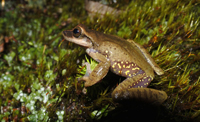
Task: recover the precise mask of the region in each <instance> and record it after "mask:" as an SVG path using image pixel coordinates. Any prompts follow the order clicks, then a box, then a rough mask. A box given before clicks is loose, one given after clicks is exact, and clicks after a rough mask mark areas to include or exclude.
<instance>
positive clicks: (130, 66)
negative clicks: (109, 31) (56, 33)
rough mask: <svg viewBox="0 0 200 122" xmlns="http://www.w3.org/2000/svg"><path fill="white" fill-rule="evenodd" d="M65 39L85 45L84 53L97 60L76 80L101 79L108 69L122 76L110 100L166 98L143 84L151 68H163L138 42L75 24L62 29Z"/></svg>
mask: <svg viewBox="0 0 200 122" xmlns="http://www.w3.org/2000/svg"><path fill="white" fill-rule="evenodd" d="M63 36H64V38H65V39H66V40H68V41H70V42H73V43H76V44H78V45H81V46H83V47H85V48H86V53H87V54H88V55H89V56H91V57H92V58H93V59H94V60H96V61H97V62H99V64H98V65H97V66H96V67H95V69H94V70H93V71H92V72H91V73H90V74H89V75H85V76H83V77H82V78H80V79H79V80H84V81H85V87H89V86H92V85H94V84H96V83H98V82H99V81H100V80H101V79H103V78H104V77H105V76H106V74H107V73H108V71H109V69H110V70H111V71H112V72H114V73H116V74H117V75H120V76H124V77H126V79H125V80H124V81H123V82H121V83H120V84H119V85H118V86H117V87H116V88H115V90H114V91H113V92H112V98H113V100H114V101H120V100H131V99H133V100H141V101H145V102H150V103H155V104H161V103H162V102H164V101H165V100H166V99H167V94H166V93H165V92H164V91H159V90H155V89H150V88H146V87H147V86H148V85H149V84H150V82H151V81H152V80H153V78H154V71H155V72H156V73H157V74H158V75H162V74H163V73H164V71H163V70H162V69H161V68H160V67H159V66H158V65H157V64H156V63H155V62H154V60H153V59H152V58H151V56H150V54H149V53H148V52H147V51H146V50H145V49H144V48H143V47H142V46H141V45H139V44H137V43H135V42H134V41H131V40H124V39H122V38H120V37H117V36H113V35H106V34H103V33H101V32H98V31H94V30H90V29H87V27H86V26H84V25H81V24H80V25H77V26H76V27H75V28H74V29H72V30H67V31H63Z"/></svg>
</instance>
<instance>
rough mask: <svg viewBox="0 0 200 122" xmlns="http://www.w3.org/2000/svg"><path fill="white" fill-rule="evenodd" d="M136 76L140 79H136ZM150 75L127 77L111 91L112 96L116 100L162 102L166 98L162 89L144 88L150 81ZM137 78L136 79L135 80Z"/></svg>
mask: <svg viewBox="0 0 200 122" xmlns="http://www.w3.org/2000/svg"><path fill="white" fill-rule="evenodd" d="M138 78H139V79H140V80H138ZM150 78H151V77H143V78H141V77H140V76H135V77H132V78H127V79H126V80H124V81H123V82H122V83H120V84H119V85H118V86H117V87H116V89H115V90H114V91H113V93H112V98H113V100H114V101H116V102H120V101H122V102H123V101H127V100H128V101H131V100H133V101H142V102H147V103H151V104H162V103H163V102H164V101H165V100H166V99H167V94H166V93H165V92H164V91H160V90H156V89H150V88H145V87H147V85H148V84H149V82H148V81H151V80H152V79H150ZM136 79H137V80H136Z"/></svg>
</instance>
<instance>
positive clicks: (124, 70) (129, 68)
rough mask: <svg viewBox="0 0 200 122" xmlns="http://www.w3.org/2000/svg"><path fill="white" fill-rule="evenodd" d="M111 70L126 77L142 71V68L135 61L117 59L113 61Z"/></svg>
mask: <svg viewBox="0 0 200 122" xmlns="http://www.w3.org/2000/svg"><path fill="white" fill-rule="evenodd" d="M111 70H112V71H113V72H114V73H116V74H118V75H121V76H124V77H133V76H134V75H136V74H138V72H140V70H141V69H140V68H139V67H138V66H137V65H136V64H135V63H133V62H127V61H115V62H111Z"/></svg>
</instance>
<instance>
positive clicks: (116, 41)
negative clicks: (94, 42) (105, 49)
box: [101, 34, 153, 70]
mask: <svg viewBox="0 0 200 122" xmlns="http://www.w3.org/2000/svg"><path fill="white" fill-rule="evenodd" d="M101 37H103V38H102V39H101V41H102V42H104V43H112V46H114V45H115V46H116V47H117V49H118V50H119V52H118V51H116V52H117V53H115V52H114V51H115V50H113V52H114V55H113V56H114V58H116V59H117V58H119V59H120V60H122V61H123V60H124V61H126V60H129V61H130V60H131V61H132V62H134V63H135V64H137V65H138V66H139V67H140V68H141V69H143V70H144V69H147V68H149V69H152V68H151V66H150V64H149V63H148V62H147V60H146V58H145V56H144V55H143V53H142V52H141V51H140V50H139V49H138V47H137V46H136V45H134V44H132V43H130V42H128V41H126V40H125V39H122V38H120V37H117V36H113V35H106V34H104V36H101ZM110 38H112V39H110ZM105 45H106V44H105ZM105 45H104V46H105ZM113 49H114V48H113ZM125 52H126V53H125ZM119 53H121V54H122V55H119ZM123 54H127V55H123ZM152 70H153V69H152Z"/></svg>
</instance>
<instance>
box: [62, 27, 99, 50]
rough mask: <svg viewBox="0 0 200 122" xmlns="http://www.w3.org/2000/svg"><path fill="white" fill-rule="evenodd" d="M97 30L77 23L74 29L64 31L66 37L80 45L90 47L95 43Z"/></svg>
mask: <svg viewBox="0 0 200 122" xmlns="http://www.w3.org/2000/svg"><path fill="white" fill-rule="evenodd" d="M95 32H96V31H94V30H89V29H88V28H87V27H86V26H85V25H82V24H80V25H77V26H76V27H75V28H74V29H72V30H67V31H63V32H62V34H63V36H64V38H65V39H66V40H68V41H70V42H73V43H75V44H78V45H80V46H83V47H86V48H90V47H92V46H93V45H94V44H95V40H96V33H95Z"/></svg>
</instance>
